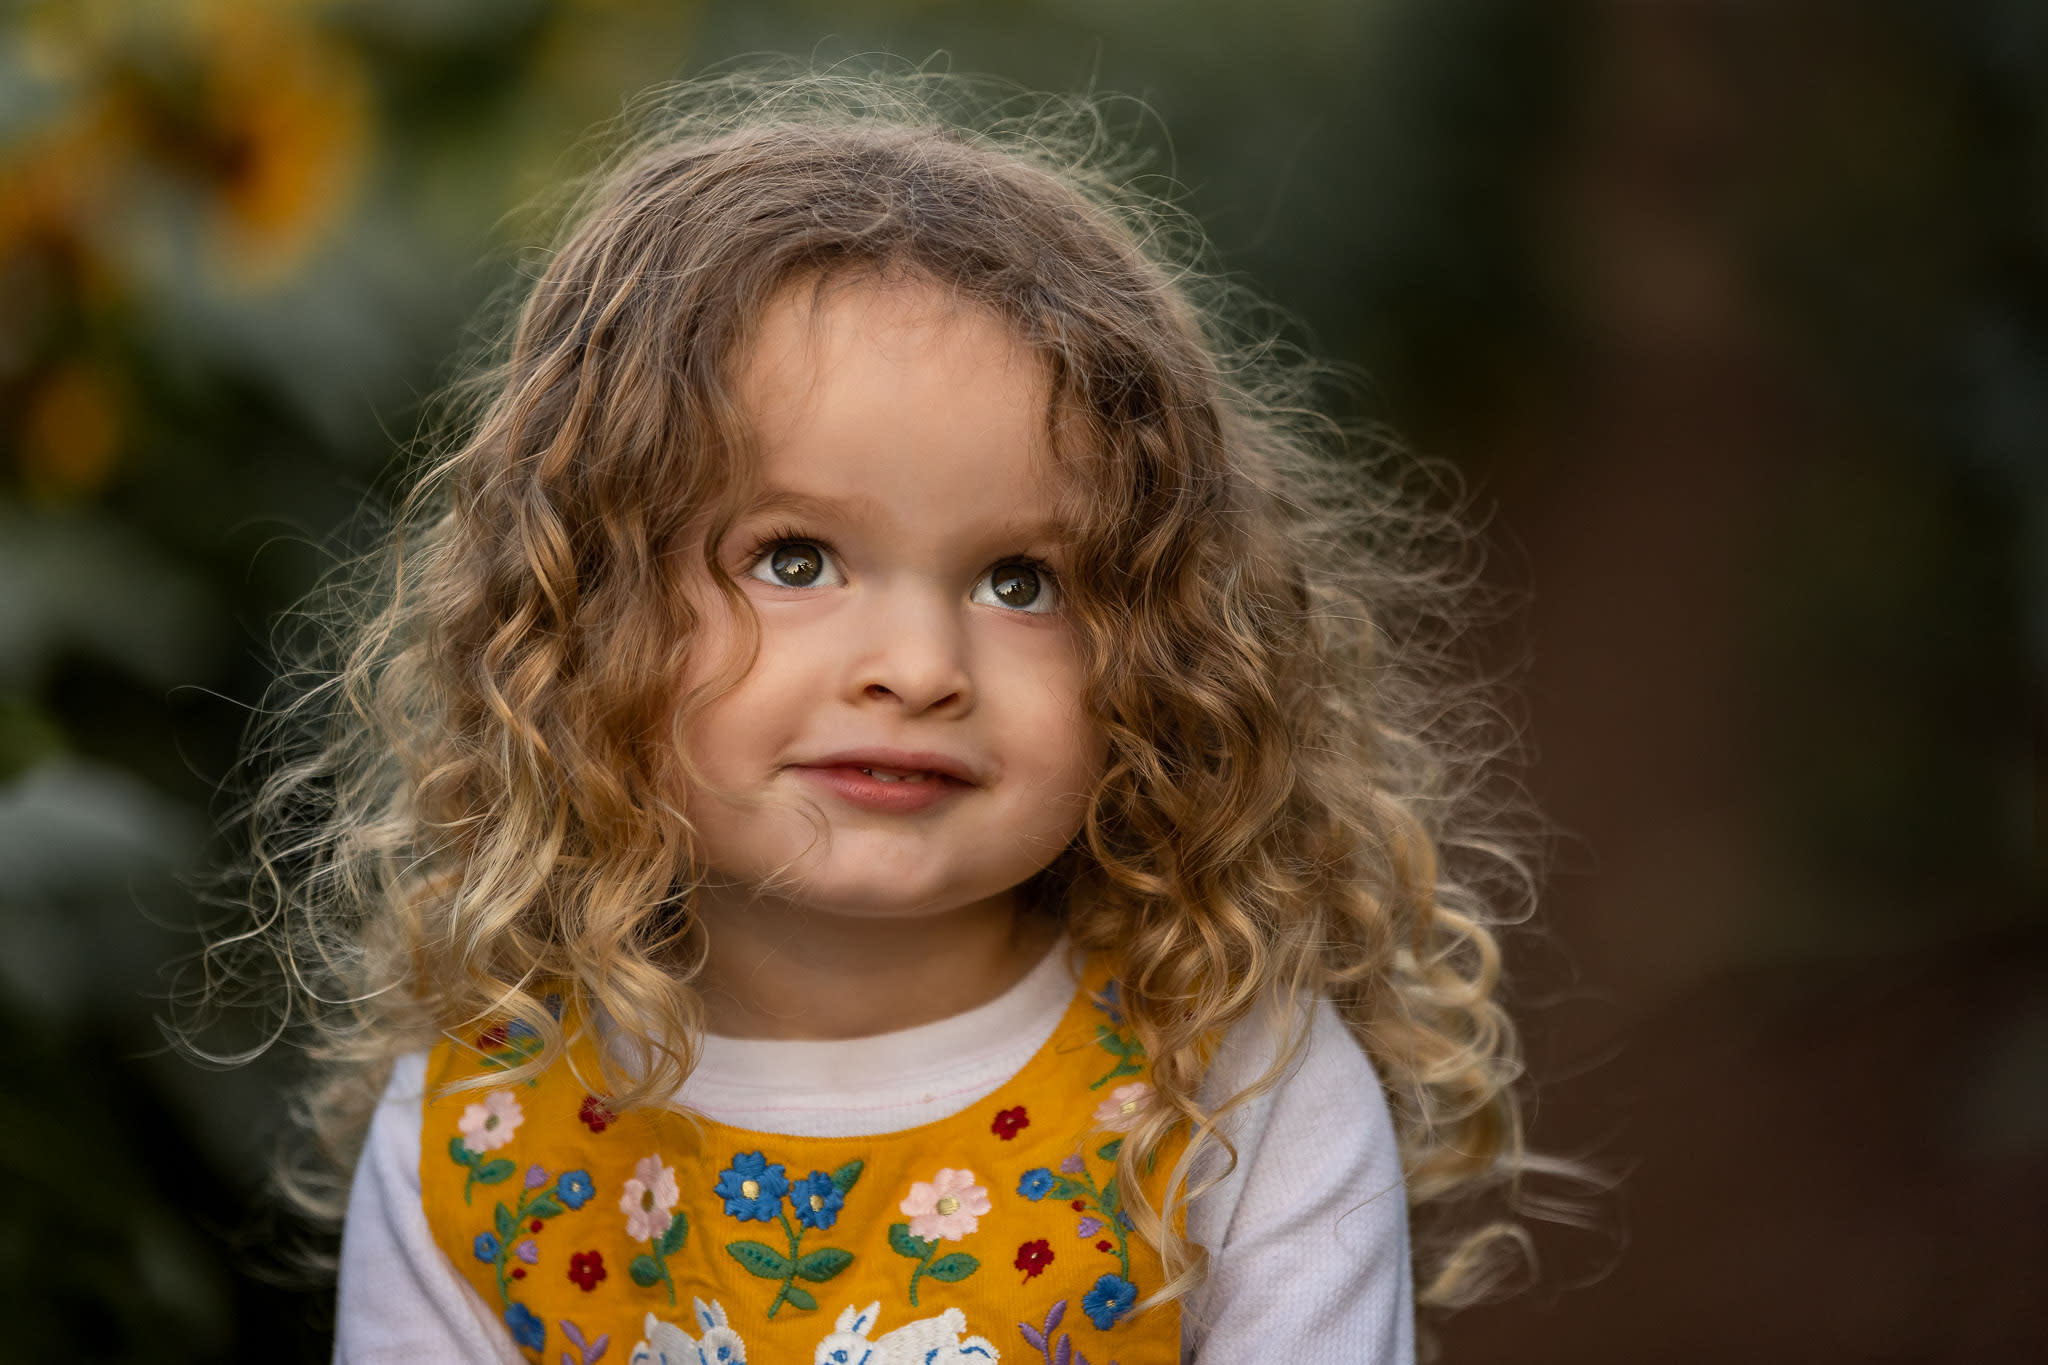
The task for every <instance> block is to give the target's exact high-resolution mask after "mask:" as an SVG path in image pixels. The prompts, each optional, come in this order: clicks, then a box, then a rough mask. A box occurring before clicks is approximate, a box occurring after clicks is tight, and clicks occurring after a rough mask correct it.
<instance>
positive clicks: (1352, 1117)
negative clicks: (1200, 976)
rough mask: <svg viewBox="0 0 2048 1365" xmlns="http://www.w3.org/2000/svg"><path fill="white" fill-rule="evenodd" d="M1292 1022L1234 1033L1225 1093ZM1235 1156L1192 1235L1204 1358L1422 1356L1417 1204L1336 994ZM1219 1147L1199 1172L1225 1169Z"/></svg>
mask: <svg viewBox="0 0 2048 1365" xmlns="http://www.w3.org/2000/svg"><path fill="white" fill-rule="evenodd" d="M1282 1033H1283V1030H1281V1029H1279V1028H1277V1027H1275V1025H1274V1021H1272V1020H1266V1021H1261V1022H1251V1021H1248V1022H1247V1023H1246V1024H1245V1025H1241V1026H1240V1027H1239V1028H1237V1029H1235V1030H1233V1031H1232V1033H1231V1035H1230V1036H1229V1037H1228V1038H1227V1039H1226V1040H1225V1042H1224V1045H1223V1047H1222V1049H1221V1050H1220V1051H1219V1053H1218V1055H1217V1058H1216V1061H1215V1062H1214V1063H1213V1064H1212V1066H1211V1067H1210V1072H1209V1076H1208V1078H1207V1079H1206V1080H1205V1082H1204V1084H1203V1093H1202V1099H1203V1102H1204V1103H1205V1104H1208V1105H1211V1106H1214V1105H1216V1104H1220V1103H1221V1102H1222V1101H1223V1100H1225V1099H1227V1098H1228V1097H1229V1096H1230V1095H1232V1094H1235V1093H1236V1092H1237V1091H1239V1090H1241V1089H1243V1088H1244V1087H1245V1086H1247V1085H1250V1084H1251V1083H1253V1082H1254V1081H1256V1080H1257V1079H1258V1078H1259V1077H1260V1076H1261V1075H1263V1074H1264V1072H1265V1070H1266V1068H1267V1067H1268V1066H1269V1065H1270V1064H1271V1062H1272V1060H1273V1058H1274V1057H1275V1056H1276V1055H1277V1052H1278V1049H1279V1046H1280V1044H1281V1042H1282V1041H1283V1038H1282V1037H1281V1034H1282ZM1226 1131H1227V1132H1229V1134H1230V1136H1231V1138H1232V1141H1233V1142H1235V1144H1236V1146H1237V1157H1238V1160H1237V1166H1236V1168H1235V1169H1234V1170H1233V1171H1232V1172H1231V1173H1230V1174H1229V1175H1228V1176H1227V1177H1225V1178H1224V1180H1223V1181H1222V1182H1221V1183H1220V1184H1219V1185H1217V1186H1216V1187H1215V1188H1213V1189H1211V1190H1209V1191H1208V1192H1207V1193H1206V1194H1204V1195H1202V1196H1201V1197H1200V1198H1198V1199H1195V1200H1194V1201H1192V1202H1191V1204H1190V1206H1189V1209H1188V1225H1187V1226H1188V1236H1189V1238H1190V1239H1191V1240H1193V1241H1195V1242H1197V1243H1199V1244H1201V1245H1202V1246H1204V1247H1206V1248H1207V1249H1208V1251H1209V1275H1208V1278H1207V1280H1206V1282H1205V1283H1204V1284H1203V1286H1202V1287H1201V1288H1200V1289H1199V1290H1197V1291H1196V1292H1194V1293H1192V1294H1190V1295H1189V1296H1188V1299H1187V1301H1186V1303H1185V1304H1184V1313H1185V1317H1184V1323H1185V1326H1184V1328H1183V1332H1182V1338H1183V1343H1184V1346H1185V1348H1186V1354H1187V1359H1188V1360H1189V1361H1190V1362H1193V1363H1194V1365H1203V1363H1205V1362H1207V1363H1210V1365H1221V1363H1222V1362H1234V1361H1241V1360H1279V1359H1287V1360H1344V1361H1355V1362H1359V1365H1413V1362H1414V1360H1415V1312H1414V1291H1413V1287H1412V1285H1411V1283H1410V1274H1411V1272H1410V1268H1409V1248H1408V1201H1407V1194H1406V1191H1405V1189H1404V1187H1403V1184H1402V1178H1401V1158H1400V1152H1399V1149H1398V1147H1397V1145H1396V1143H1395V1139H1394V1125H1393V1120H1392V1117H1391V1116H1390V1115H1389V1113H1388V1112H1387V1104H1386V1099H1385V1097H1384V1096H1383V1095H1382V1094H1381V1091H1380V1085H1379V1079H1378V1077H1377V1076H1375V1075H1374V1073H1373V1069H1372V1063H1371V1062H1370V1061H1369V1060H1368V1059H1367V1058H1366V1055H1365V1053H1364V1051H1363V1050H1362V1049H1361V1048H1360V1047H1359V1045H1358V1043H1357V1042H1356V1040H1354V1039H1353V1038H1352V1036H1351V1033H1350V1031H1349V1030H1348V1029H1346V1028H1345V1027H1344V1025H1343V1023H1342V1021H1340V1020H1339V1019H1338V1017H1337V1013H1336V1011H1335V1010H1334V1009H1333V1008H1332V1007H1331V1006H1330V1005H1329V1003H1328V1002H1327V1001H1319V1002H1318V1003H1317V1004H1316V1005H1315V1007H1314V1009H1313V1011H1312V1013H1311V1015H1310V1019H1309V1024H1308V1040H1307V1046H1306V1048H1305V1049H1304V1052H1303V1055H1302V1056H1301V1058H1300V1059H1299V1062H1298V1064H1297V1065H1296V1066H1295V1067H1294V1068H1293V1069H1292V1070H1291V1071H1290V1072H1289V1073H1288V1074H1287V1075H1285V1076H1284V1077H1282V1078H1281V1080H1280V1081H1279V1083H1278V1084H1277V1085H1275V1087H1274V1088H1273V1089H1272V1090H1270V1091H1268V1092H1267V1093H1266V1094H1265V1095H1263V1096H1260V1097H1259V1098H1258V1099H1255V1100H1252V1101H1250V1102H1249V1103H1248V1104H1247V1105H1246V1106H1245V1107H1244V1108H1243V1109H1242V1110H1240V1111H1239V1112H1238V1113H1237V1114H1236V1115H1233V1116H1232V1117H1231V1119H1230V1120H1229V1121H1228V1122H1227V1123H1226ZM1225 1159H1226V1154H1225V1153H1223V1152H1221V1151H1215V1152H1214V1153H1213V1155H1209V1156H1208V1159H1207V1160H1206V1161H1205V1162H1203V1163H1201V1164H1199V1165H1198V1166H1197V1167H1196V1169H1195V1172H1194V1175H1193V1177H1192V1178H1191V1179H1190V1182H1189V1185H1190V1188H1194V1187H1195V1186H1196V1185H1197V1184H1199V1182H1200V1181H1201V1180H1202V1179H1203V1178H1205V1177H1206V1176H1207V1175H1210V1174H1213V1173H1214V1172H1215V1171H1216V1170H1220V1169H1221V1168H1222V1166H1223V1164H1224V1160H1225Z"/></svg>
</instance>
